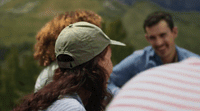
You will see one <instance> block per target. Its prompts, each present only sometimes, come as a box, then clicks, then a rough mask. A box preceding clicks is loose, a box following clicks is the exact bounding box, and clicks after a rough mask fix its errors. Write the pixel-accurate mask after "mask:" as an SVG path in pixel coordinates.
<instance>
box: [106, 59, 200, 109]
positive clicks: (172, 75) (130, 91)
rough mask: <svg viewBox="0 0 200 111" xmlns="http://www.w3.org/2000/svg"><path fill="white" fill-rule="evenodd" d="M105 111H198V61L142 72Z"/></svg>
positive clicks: (187, 60) (199, 73)
mask: <svg viewBox="0 0 200 111" xmlns="http://www.w3.org/2000/svg"><path fill="white" fill-rule="evenodd" d="M107 111H200V59H198V58H188V59H186V60H184V61H182V62H179V63H173V64H167V65H162V66H159V67H155V68H152V69H149V70H146V71H144V72H141V73H140V74H138V75H137V76H135V77H134V78H132V79H131V80H129V81H128V82H127V83H126V84H125V85H124V86H123V87H122V89H121V91H120V92H119V93H118V95H117V96H116V97H115V98H114V99H113V100H112V102H111V103H110V105H109V106H108V107H107Z"/></svg>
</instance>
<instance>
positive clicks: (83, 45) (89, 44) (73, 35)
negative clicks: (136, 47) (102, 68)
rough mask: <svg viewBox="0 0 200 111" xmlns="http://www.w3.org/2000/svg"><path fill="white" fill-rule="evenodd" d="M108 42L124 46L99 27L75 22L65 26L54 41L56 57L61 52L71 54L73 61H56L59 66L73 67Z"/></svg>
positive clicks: (92, 55) (95, 54) (96, 53)
mask: <svg viewBox="0 0 200 111" xmlns="http://www.w3.org/2000/svg"><path fill="white" fill-rule="evenodd" d="M109 44H111V45H120V46H126V45H125V44H124V43H121V42H118V41H115V40H111V39H110V38H109V37H108V36H107V35H106V34H105V33H104V32H103V31H102V30H101V29H100V28H99V27H97V26H96V25H93V24H91V23H88V22H77V23H74V24H70V25H69V26H67V27H65V28H64V29H63V30H62V31H61V33H60V34H59V36H58V38H57V40H56V43H55V54H56V58H57V57H58V56H59V55H61V54H66V55H69V56H71V57H72V58H73V59H74V61H69V62H63V61H57V62H58V65H59V67H60V68H74V67H76V66H78V65H81V64H83V63H85V62H87V61H89V60H91V59H92V58H94V57H95V56H97V55H98V54H100V53H101V52H102V51H103V50H104V49H105V48H106V47H107V46H108V45H109Z"/></svg>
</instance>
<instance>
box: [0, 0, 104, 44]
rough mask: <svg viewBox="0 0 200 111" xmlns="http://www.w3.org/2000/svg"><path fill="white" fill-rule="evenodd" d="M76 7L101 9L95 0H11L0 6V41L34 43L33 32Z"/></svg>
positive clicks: (6, 42)
mask: <svg viewBox="0 0 200 111" xmlns="http://www.w3.org/2000/svg"><path fill="white" fill-rule="evenodd" d="M76 9H85V10H93V11H94V12H99V11H101V10H102V9H103V6H102V2H101V1H97V0H45V1H44V0H40V1H35V0H15V1H14V0H13V1H10V2H7V3H6V4H4V5H3V6H1V7H0V16H1V17H0V33H1V38H0V42H1V43H3V44H4V45H6V46H10V45H11V44H21V43H23V42H31V43H35V34H36V32H37V31H39V29H40V28H41V27H42V26H43V25H44V24H45V23H46V22H47V21H48V20H50V19H52V18H53V17H54V16H55V15H57V14H60V13H64V12H65V11H72V10H76Z"/></svg>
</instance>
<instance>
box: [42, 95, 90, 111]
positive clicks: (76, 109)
mask: <svg viewBox="0 0 200 111" xmlns="http://www.w3.org/2000/svg"><path fill="white" fill-rule="evenodd" d="M44 111H86V110H85V108H84V106H83V103H82V101H81V98H80V97H79V96H78V94H76V93H75V94H73V95H65V96H62V97H61V98H60V99H58V100H56V101H55V102H54V103H53V104H52V105H51V106H49V107H48V108H47V109H46V110H44Z"/></svg>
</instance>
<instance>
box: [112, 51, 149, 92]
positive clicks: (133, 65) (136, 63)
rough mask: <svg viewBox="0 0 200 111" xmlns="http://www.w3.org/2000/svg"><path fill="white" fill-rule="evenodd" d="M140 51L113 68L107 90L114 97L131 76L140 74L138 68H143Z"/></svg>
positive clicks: (141, 52)
mask: <svg viewBox="0 0 200 111" xmlns="http://www.w3.org/2000/svg"><path fill="white" fill-rule="evenodd" d="M143 54H144V52H143V51H142V50H140V51H136V52H134V53H133V54H131V55H129V56H128V57H126V58H125V59H124V60H122V61H121V62H120V63H119V64H117V65H116V66H115V67H114V68H113V72H112V74H111V76H110V79H109V81H108V83H109V84H108V89H109V90H111V92H112V94H113V95H116V94H117V92H118V91H119V89H120V88H121V87H122V86H123V85H124V84H125V83H126V82H127V81H128V80H129V79H130V78H132V77H133V76H135V75H136V74H137V73H139V72H140V68H139V67H144V63H145V62H143V61H142V60H145V58H143V57H145V56H143Z"/></svg>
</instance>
